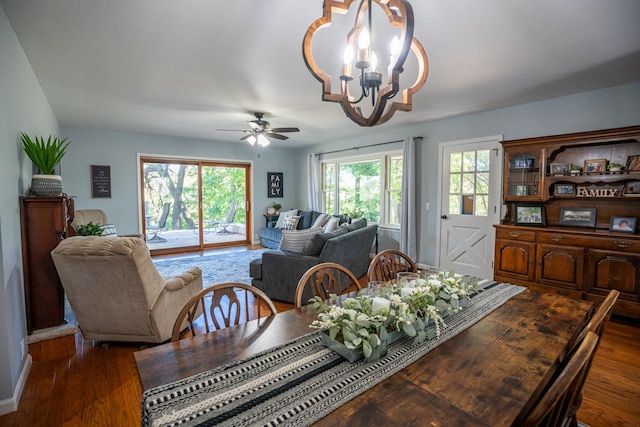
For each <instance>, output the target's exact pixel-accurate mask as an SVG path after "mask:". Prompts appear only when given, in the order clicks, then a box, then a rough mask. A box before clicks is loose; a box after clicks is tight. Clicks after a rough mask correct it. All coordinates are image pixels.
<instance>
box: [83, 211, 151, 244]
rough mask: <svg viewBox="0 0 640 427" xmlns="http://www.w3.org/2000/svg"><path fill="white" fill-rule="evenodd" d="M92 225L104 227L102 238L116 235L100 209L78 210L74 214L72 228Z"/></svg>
mask: <svg viewBox="0 0 640 427" xmlns="http://www.w3.org/2000/svg"><path fill="white" fill-rule="evenodd" d="M90 222H92V223H94V224H99V225H103V226H105V227H104V228H103V234H102V235H103V236H110V235H116V228H115V226H114V225H113V224H111V223H110V222H109V219H108V218H107V214H106V213H105V212H104V211H103V210H101V209H78V210H76V211H75V212H74V215H73V222H72V223H71V225H72V226H73V227H75V226H77V225H85V224H88V223H90ZM120 236H121V237H139V238H141V239H144V235H143V234H121V235H120Z"/></svg>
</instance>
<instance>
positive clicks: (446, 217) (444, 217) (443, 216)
mask: <svg viewBox="0 0 640 427" xmlns="http://www.w3.org/2000/svg"><path fill="white" fill-rule="evenodd" d="M440 218H442V219H449V217H448V216H446V215H442V216H441V217H440Z"/></svg>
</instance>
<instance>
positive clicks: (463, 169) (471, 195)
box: [449, 150, 490, 216]
mask: <svg viewBox="0 0 640 427" xmlns="http://www.w3.org/2000/svg"><path fill="white" fill-rule="evenodd" d="M489 156H490V150H480V151H477V152H476V151H465V152H462V153H451V155H450V158H449V214H454V215H459V214H465V215H478V216H487V215H488V209H489V208H488V200H489V198H488V194H489V162H490V157H489Z"/></svg>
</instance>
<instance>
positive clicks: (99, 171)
mask: <svg viewBox="0 0 640 427" xmlns="http://www.w3.org/2000/svg"><path fill="white" fill-rule="evenodd" d="M91 197H93V198H96V197H111V166H97V165H91Z"/></svg>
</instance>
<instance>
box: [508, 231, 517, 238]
mask: <svg viewBox="0 0 640 427" xmlns="http://www.w3.org/2000/svg"><path fill="white" fill-rule="evenodd" d="M509 236H511V237H518V236H520V233H519V232H517V231H510V232H509Z"/></svg>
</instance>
